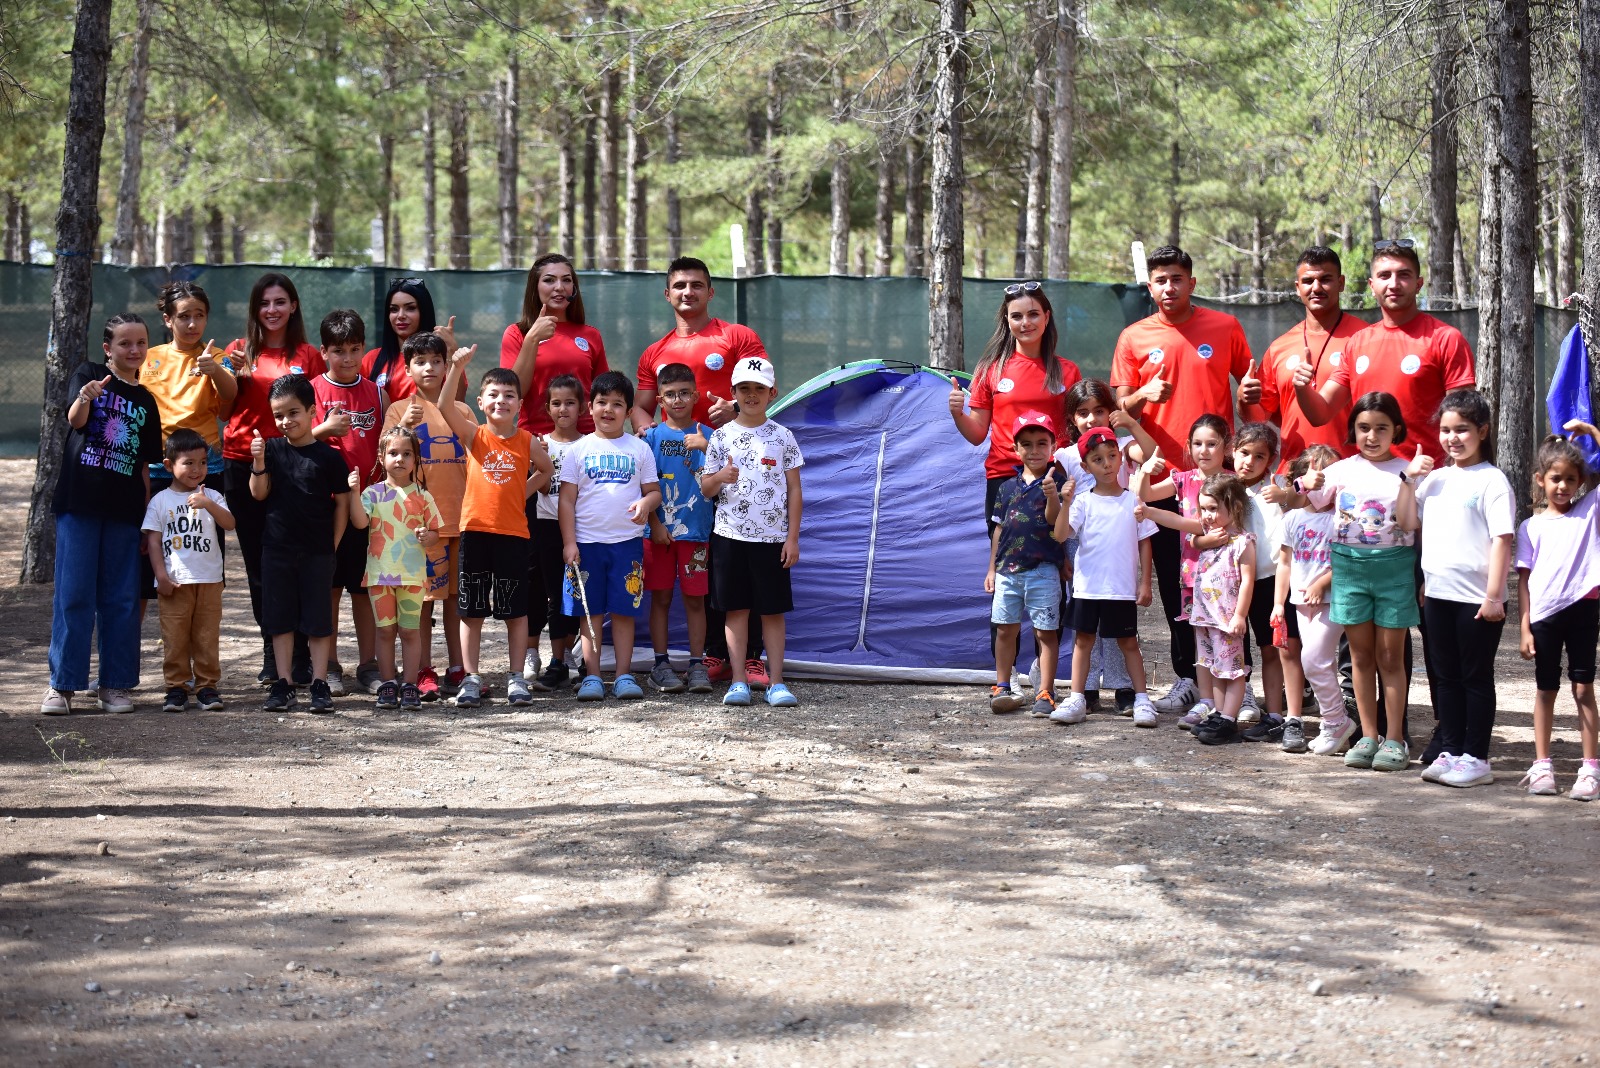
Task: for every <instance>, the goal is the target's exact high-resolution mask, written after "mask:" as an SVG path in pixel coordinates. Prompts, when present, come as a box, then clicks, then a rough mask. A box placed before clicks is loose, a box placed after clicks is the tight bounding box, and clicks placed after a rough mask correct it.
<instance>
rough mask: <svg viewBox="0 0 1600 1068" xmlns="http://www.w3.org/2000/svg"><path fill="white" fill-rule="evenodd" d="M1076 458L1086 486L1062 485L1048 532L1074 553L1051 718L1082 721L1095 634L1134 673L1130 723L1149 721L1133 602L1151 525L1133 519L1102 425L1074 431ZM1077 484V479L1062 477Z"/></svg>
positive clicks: (1117, 458) (1139, 597) (1133, 504)
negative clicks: (1063, 671) (1063, 676)
mask: <svg viewBox="0 0 1600 1068" xmlns="http://www.w3.org/2000/svg"><path fill="white" fill-rule="evenodd" d="M1078 458H1079V459H1081V460H1082V461H1083V463H1084V465H1085V466H1086V467H1087V468H1088V469H1089V470H1090V471H1091V472H1092V473H1093V474H1094V489H1093V490H1091V491H1090V492H1088V493H1076V492H1073V491H1072V490H1069V491H1068V494H1067V495H1068V496H1069V497H1071V501H1070V503H1069V505H1068V506H1067V507H1064V508H1062V509H1061V510H1060V512H1059V513H1058V514H1057V516H1056V529H1055V537H1056V540H1057V541H1061V542H1064V541H1066V540H1067V539H1068V538H1070V537H1073V536H1076V537H1077V539H1078V561H1077V566H1076V567H1075V568H1074V570H1073V574H1072V607H1071V609H1070V615H1069V618H1068V619H1067V625H1068V626H1070V627H1071V628H1072V629H1073V630H1075V631H1077V636H1076V637H1075V639H1074V646H1073V650H1072V694H1071V696H1069V697H1068V698H1067V700H1066V701H1065V702H1064V703H1063V704H1062V705H1061V707H1060V708H1058V709H1056V710H1055V712H1054V713H1052V714H1051V716H1050V718H1051V719H1053V720H1055V721H1056V722H1058V723H1082V722H1083V721H1084V718H1085V717H1087V716H1088V714H1089V702H1088V699H1087V698H1085V697H1084V686H1085V684H1086V682H1087V680H1088V677H1089V654H1090V652H1091V651H1092V650H1093V649H1094V642H1095V637H1096V635H1098V636H1100V637H1103V638H1110V639H1112V640H1114V641H1115V642H1116V643H1117V646H1118V648H1120V649H1121V650H1122V656H1123V658H1124V659H1125V660H1126V661H1127V664H1128V676H1129V677H1130V678H1131V679H1132V681H1133V690H1134V694H1133V724H1134V726H1136V727H1154V726H1155V725H1156V724H1157V722H1158V720H1157V717H1156V710H1155V707H1154V706H1153V705H1152V704H1151V703H1150V698H1149V696H1148V695H1147V694H1146V693H1145V673H1144V657H1143V656H1141V655H1140V653H1139V636H1138V630H1139V622H1138V609H1137V608H1136V607H1135V606H1138V607H1143V606H1145V605H1148V604H1149V603H1150V536H1151V535H1153V534H1154V533H1155V532H1156V525H1155V524H1154V523H1152V522H1150V521H1149V520H1148V519H1143V520H1141V519H1139V518H1137V517H1136V516H1135V514H1134V509H1135V508H1137V507H1138V506H1139V499H1138V498H1137V497H1136V496H1134V495H1133V494H1132V493H1129V492H1128V491H1127V490H1126V489H1124V488H1123V487H1122V484H1121V483H1119V482H1118V481H1117V473H1118V471H1119V470H1120V469H1121V467H1122V454H1121V452H1120V451H1119V450H1118V448H1117V436H1116V434H1114V433H1113V432H1112V431H1111V429H1110V428H1109V427H1103V426H1096V427H1090V428H1089V429H1088V430H1086V431H1084V433H1083V434H1082V435H1081V436H1080V437H1079V438H1078ZM1069 485H1071V486H1074V487H1075V486H1076V483H1069Z"/></svg>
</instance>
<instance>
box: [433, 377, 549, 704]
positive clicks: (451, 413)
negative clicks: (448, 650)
mask: <svg viewBox="0 0 1600 1068" xmlns="http://www.w3.org/2000/svg"><path fill="white" fill-rule="evenodd" d="M477 351H478V346H476V345H474V346H472V347H471V348H462V349H457V350H456V351H455V354H454V355H452V356H451V357H450V370H449V372H448V373H446V375H445V378H444V385H443V386H442V387H441V390H440V392H441V395H442V396H445V397H454V396H455V395H456V390H457V389H458V388H459V386H460V384H461V378H462V376H463V375H465V374H466V371H467V364H468V363H470V362H471V361H472V357H473V354H474V353H476V352H477ZM478 407H479V408H481V409H482V410H483V415H484V419H485V423H484V425H483V426H478V425H477V424H476V423H474V422H473V421H472V419H471V417H470V416H469V415H466V414H463V413H462V412H461V411H460V410H458V409H457V408H456V407H455V406H448V407H446V408H445V410H444V417H445V420H446V421H447V422H449V424H450V429H451V430H452V431H454V432H455V435H456V437H457V438H458V439H460V440H461V441H463V442H465V443H467V478H466V489H465V491H464V492H463V494H462V500H461V546H460V554H461V565H460V566H461V574H460V578H459V579H458V582H459V592H458V593H457V595H456V608H457V610H458V611H459V612H460V613H461V646H462V648H461V662H462V667H463V668H464V669H465V670H466V673H467V674H466V678H464V679H462V680H461V686H460V688H459V689H457V691H456V707H457V708H476V707H477V706H478V704H479V703H480V702H481V701H482V700H483V680H482V679H481V678H479V677H478V649H479V647H480V646H481V644H482V642H483V621H484V620H485V619H486V618H487V617H488V616H489V615H490V614H491V613H492V614H493V615H494V617H495V618H496V619H501V620H504V621H505V624H506V644H507V645H508V646H509V647H510V649H509V651H510V653H511V670H510V672H509V673H508V674H507V676H506V700H507V701H508V702H509V703H511V704H513V705H527V704H531V703H532V702H533V694H532V692H531V691H530V690H529V689H528V683H527V680H526V679H524V678H523V677H522V664H523V661H524V660H525V659H526V657H527V652H528V551H529V544H528V515H527V511H526V508H527V500H528V497H529V495H530V494H534V493H537V492H539V490H541V489H543V488H544V487H545V486H546V485H548V484H549V482H550V471H551V464H550V455H549V454H548V453H547V452H545V449H544V445H543V444H541V443H540V441H539V439H538V438H536V437H534V436H533V435H532V434H530V433H528V432H527V431H526V430H523V429H522V428H520V427H518V426H517V412H518V410H519V409H521V407H522V384H521V382H520V381H519V380H518V378H517V376H516V373H515V372H514V371H512V370H511V369H510V368H507V367H492V368H490V369H489V370H487V371H485V372H484V374H483V379H482V386H481V388H480V391H479V393H478ZM530 468H531V469H532V470H531V473H530Z"/></svg>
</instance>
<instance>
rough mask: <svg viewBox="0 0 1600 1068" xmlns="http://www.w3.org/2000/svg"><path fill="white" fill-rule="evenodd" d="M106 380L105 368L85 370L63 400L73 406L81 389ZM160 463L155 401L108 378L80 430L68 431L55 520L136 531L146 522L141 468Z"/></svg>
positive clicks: (53, 507)
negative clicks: (71, 517) (111, 523)
mask: <svg viewBox="0 0 1600 1068" xmlns="http://www.w3.org/2000/svg"><path fill="white" fill-rule="evenodd" d="M110 374H111V371H110V369H109V368H107V367H106V365H105V364H103V363H85V364H83V365H82V366H81V367H79V368H78V370H77V371H76V372H74V373H73V375H72V381H71V383H69V384H68V386H67V389H68V390H69V392H68V394H67V396H68V397H69V398H71V400H72V401H76V400H77V397H78V391H79V390H81V389H83V387H84V386H86V385H88V384H89V383H90V382H98V381H100V380H101V379H103V378H105V377H106V376H107V375H110ZM70 406H71V404H70V402H69V404H68V407H70ZM161 459H162V445H161V413H160V411H159V410H158V409H157V408H156V399H155V398H154V397H152V396H151V395H150V391H149V390H148V389H145V388H144V387H143V386H141V385H139V384H137V383H134V384H132V385H130V384H129V383H127V382H124V381H123V380H122V379H120V378H117V377H116V376H115V375H112V378H111V384H110V385H108V386H106V391H105V392H104V393H102V394H100V396H98V397H96V398H95V400H94V404H93V405H92V406H91V407H90V409H89V419H88V422H86V423H84V424H83V429H82V430H72V429H70V428H69V429H68V431H67V451H66V455H65V456H64V457H63V458H62V460H61V476H60V478H58V479H57V480H56V495H55V499H54V500H53V501H52V502H51V510H52V511H53V512H54V513H55V514H56V515H63V514H65V513H68V512H72V513H76V514H78V515H97V516H101V517H103V518H105V519H120V520H123V521H124V522H128V523H133V524H135V525H137V524H139V523H141V522H143V521H144V506H145V503H146V502H145V494H144V477H143V471H144V468H145V465H146V464H158V463H160V462H161Z"/></svg>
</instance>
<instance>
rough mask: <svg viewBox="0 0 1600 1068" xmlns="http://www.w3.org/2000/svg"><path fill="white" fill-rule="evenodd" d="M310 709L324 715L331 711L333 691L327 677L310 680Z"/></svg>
mask: <svg viewBox="0 0 1600 1068" xmlns="http://www.w3.org/2000/svg"><path fill="white" fill-rule="evenodd" d="M311 711H313V712H316V713H318V714H319V715H325V714H327V713H329V712H332V711H333V691H332V690H330V689H328V680H327V679H312V680H311Z"/></svg>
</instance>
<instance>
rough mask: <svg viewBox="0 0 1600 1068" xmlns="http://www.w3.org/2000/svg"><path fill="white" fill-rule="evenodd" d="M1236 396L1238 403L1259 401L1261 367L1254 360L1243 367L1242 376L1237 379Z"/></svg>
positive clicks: (1258, 402) (1256, 402)
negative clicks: (1237, 391)
mask: <svg viewBox="0 0 1600 1068" xmlns="http://www.w3.org/2000/svg"><path fill="white" fill-rule="evenodd" d="M1238 396H1239V403H1240V404H1260V403H1261V368H1260V367H1259V366H1258V365H1257V364H1256V361H1254V360H1251V361H1250V366H1249V367H1247V368H1245V371H1244V377H1243V378H1241V379H1239V394H1238Z"/></svg>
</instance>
